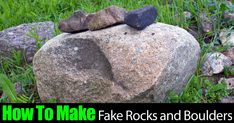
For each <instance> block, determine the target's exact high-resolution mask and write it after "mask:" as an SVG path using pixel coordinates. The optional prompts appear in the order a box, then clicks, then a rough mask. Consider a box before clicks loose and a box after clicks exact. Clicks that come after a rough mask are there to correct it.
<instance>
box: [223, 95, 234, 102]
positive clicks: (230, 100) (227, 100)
mask: <svg viewBox="0 0 234 123" xmlns="http://www.w3.org/2000/svg"><path fill="white" fill-rule="evenodd" d="M221 103H234V96H228V97H224V98H223V99H222V100H221Z"/></svg>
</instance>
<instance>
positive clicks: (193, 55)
mask: <svg viewBox="0 0 234 123" xmlns="http://www.w3.org/2000/svg"><path fill="white" fill-rule="evenodd" d="M199 53H200V47H199V44H198V42H197V41H196V40H195V38H194V37H193V36H192V35H190V34H189V33H188V32H187V31H185V30H184V29H181V28H179V27H176V26H172V25H167V24H162V23H157V24H152V25H150V26H148V27H147V28H146V29H145V30H142V31H137V30H135V29H133V28H131V27H129V26H127V25H119V26H115V27H111V28H107V29H103V30H99V31H87V32H83V33H78V34H65V33H64V34H61V35H59V36H57V37H55V38H53V39H51V40H50V41H48V42H47V43H46V44H45V45H44V46H43V47H42V48H41V49H40V50H39V51H38V52H37V53H36V55H35V57H34V62H33V65H34V73H35V75H36V78H37V88H38V93H39V95H40V97H41V100H42V101H43V102H48V100H49V99H50V98H55V99H58V100H59V102H79V101H84V100H89V102H102V103H103V102H163V101H164V99H165V97H166V95H167V92H168V91H171V90H174V91H175V92H181V90H182V89H183V86H184V85H186V83H187V81H188V79H189V78H190V77H191V75H192V74H193V73H194V71H195V69H196V67H197V61H198V59H199Z"/></svg>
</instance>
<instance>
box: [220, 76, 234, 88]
mask: <svg viewBox="0 0 234 123" xmlns="http://www.w3.org/2000/svg"><path fill="white" fill-rule="evenodd" d="M221 82H225V83H226V84H227V89H228V90H232V89H234V78H221V79H220V80H219V83H221Z"/></svg>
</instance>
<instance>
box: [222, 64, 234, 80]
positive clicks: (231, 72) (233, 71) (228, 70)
mask: <svg viewBox="0 0 234 123" xmlns="http://www.w3.org/2000/svg"><path fill="white" fill-rule="evenodd" d="M224 75H225V76H226V77H228V76H234V66H231V67H227V66H225V67H224Z"/></svg>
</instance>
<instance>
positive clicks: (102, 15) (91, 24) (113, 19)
mask: <svg viewBox="0 0 234 123" xmlns="http://www.w3.org/2000/svg"><path fill="white" fill-rule="evenodd" d="M125 14H126V11H125V10H124V9H123V8H119V7H117V6H110V7H108V8H106V9H103V10H100V11H98V12H96V13H93V14H89V15H88V16H87V18H86V21H87V23H88V28H89V30H98V29H102V28H106V27H110V26H113V25H115V24H121V23H123V22H124V16H125Z"/></svg>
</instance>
